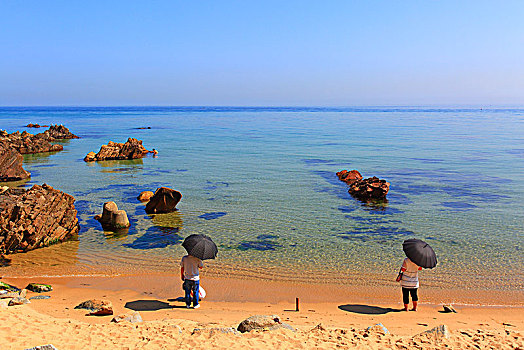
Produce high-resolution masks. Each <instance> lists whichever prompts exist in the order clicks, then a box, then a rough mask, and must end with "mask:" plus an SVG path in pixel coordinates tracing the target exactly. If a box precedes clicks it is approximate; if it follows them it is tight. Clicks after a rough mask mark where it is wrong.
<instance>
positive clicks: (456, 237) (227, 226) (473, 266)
mask: <svg viewBox="0 0 524 350" xmlns="http://www.w3.org/2000/svg"><path fill="white" fill-rule="evenodd" d="M28 123H38V124H42V125H43V124H64V125H65V126H66V127H68V128H69V129H70V130H71V132H73V133H74V134H76V135H78V136H79V137H80V138H79V139H73V140H64V141H59V143H61V144H62V145H63V146H64V150H63V151H61V152H55V153H41V154H34V155H24V165H23V166H24V168H25V169H26V170H27V171H29V172H30V173H31V178H30V179H29V180H28V181H25V182H18V183H8V184H7V185H8V186H11V187H14V186H21V187H25V188H29V187H31V186H33V185H35V184H39V185H41V184H43V183H46V184H48V185H51V186H53V187H54V188H56V189H59V190H61V191H64V192H66V193H69V194H71V195H72V196H74V198H75V199H76V202H75V207H76V209H77V211H78V219H79V224H80V232H79V235H78V239H75V240H72V241H69V242H65V243H60V244H56V245H52V246H50V247H46V248H42V249H37V250H35V251H32V252H28V253H24V254H15V255H12V256H11V257H12V261H11V262H10V263H4V266H1V267H0V274H1V275H3V276H4V277H17V276H89V275H93V276H96V275H103V276H117V275H139V274H144V273H174V274H176V273H178V271H179V260H180V258H181V257H182V256H183V255H184V254H185V251H184V248H183V247H182V246H181V243H182V241H183V240H184V238H185V237H187V236H189V235H191V234H195V233H196V234H206V235H208V236H210V237H211V238H212V239H213V241H214V242H215V243H216V244H217V246H218V249H219V253H218V256H217V259H215V260H211V261H206V267H207V270H206V271H207V273H209V274H214V275H217V276H224V277H227V278H247V279H258V280H268V281H270V280H279V281H290V282H301V283H302V282H303V283H309V282H316V283H323V282H325V283H335V284H342V285H343V284H352V283H353V284H354V283H358V284H360V285H363V286H366V285H370V286H373V285H380V284H383V283H386V281H392V280H393V279H394V278H395V276H396V274H397V272H398V270H399V268H400V265H401V263H402V261H403V259H404V257H405V255H404V253H403V251H402V243H403V241H404V240H406V239H409V238H418V239H422V240H424V241H426V242H427V243H429V244H430V245H431V247H432V248H433V249H434V250H435V252H436V253H437V257H438V265H437V266H436V267H435V268H434V269H432V270H425V271H423V275H424V283H425V285H426V286H428V285H429V286H431V287H433V288H442V289H446V288H455V289H457V288H468V289H479V290H499V291H505V290H513V291H518V290H522V289H523V288H524V254H523V253H524V252H523V249H524V209H523V208H524V109H502V108H492V109H464V108H428V107H392V108H382V107H381V108H377V107H360V108H305V107H300V108H298V107H271V108H268V107H23V108H22V107H3V108H0V129H4V130H7V131H8V132H10V133H11V132H15V131H24V130H26V131H28V132H30V133H37V132H43V131H44V129H29V128H26V127H25V125H27V124H28ZM130 137H133V138H137V139H139V140H142V141H143V145H144V146H145V147H146V148H147V149H148V150H152V149H156V150H157V151H158V156H156V157H153V156H147V157H145V158H142V159H136V160H117V161H101V162H90V163H86V162H84V161H83V158H84V156H85V155H86V154H87V153H89V152H91V151H94V152H98V150H99V149H100V147H101V146H102V145H104V144H107V143H108V142H109V141H115V142H125V141H126V140H127V139H128V138H130ZM344 169H347V170H353V169H356V170H358V171H359V172H360V173H361V174H362V175H363V176H364V177H372V176H377V177H379V178H380V179H385V180H387V181H388V182H389V183H390V184H391V186H390V191H389V193H388V195H387V202H383V203H364V202H361V201H359V200H357V199H355V198H353V197H352V196H351V195H350V194H349V193H348V187H347V185H346V184H345V183H343V182H341V181H339V180H338V178H337V176H336V172H338V171H340V170H344ZM162 186H165V187H169V188H172V189H175V190H177V191H179V192H181V193H182V196H183V197H182V200H181V202H180V203H179V204H178V206H177V208H178V210H177V211H175V212H173V213H169V214H158V215H148V214H146V213H145V210H144V208H145V205H144V204H143V203H141V202H140V201H138V200H137V196H138V195H139V194H140V193H141V192H142V191H153V192H154V191H155V190H156V189H157V188H159V187H162ZM108 201H114V202H115V203H116V204H117V205H118V208H119V209H124V210H125V211H126V212H127V215H128V218H129V220H130V222H131V227H130V228H129V230H127V231H125V230H124V231H121V232H110V231H104V230H103V229H102V227H101V226H100V224H99V223H98V222H97V221H96V220H95V219H94V216H95V215H97V214H101V212H102V206H103V204H104V203H105V202H108Z"/></svg>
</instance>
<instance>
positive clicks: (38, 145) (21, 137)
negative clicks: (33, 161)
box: [0, 131, 64, 154]
mask: <svg viewBox="0 0 524 350" xmlns="http://www.w3.org/2000/svg"><path fill="white" fill-rule="evenodd" d="M53 140H54V139H52V138H49V136H48V135H46V134H45V133H40V134H36V135H33V134H30V133H28V132H27V131H24V132H22V133H20V132H19V131H16V132H14V133H12V134H7V133H2V134H0V142H3V143H5V144H7V145H9V146H10V147H11V148H14V149H16V150H17V151H18V152H20V153H21V154H32V153H42V152H57V151H61V150H63V149H64V147H63V146H62V145H52V144H51V143H50V142H49V141H53Z"/></svg>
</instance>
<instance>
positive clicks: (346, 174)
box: [337, 170, 390, 201]
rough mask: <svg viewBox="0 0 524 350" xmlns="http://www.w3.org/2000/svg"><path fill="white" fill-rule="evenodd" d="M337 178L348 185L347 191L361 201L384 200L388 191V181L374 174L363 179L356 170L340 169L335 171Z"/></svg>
mask: <svg viewBox="0 0 524 350" xmlns="http://www.w3.org/2000/svg"><path fill="white" fill-rule="evenodd" d="M337 176H338V178H339V179H340V180H341V181H344V182H345V183H347V184H348V185H349V190H348V192H349V193H350V194H351V195H352V196H353V197H355V198H357V199H359V200H362V201H372V200H384V199H386V195H387V193H388V191H389V185H390V184H389V182H387V181H386V180H381V179H379V178H378V177H376V176H373V177H370V178H367V179H363V178H362V175H361V174H360V173H359V172H358V171H357V170H351V171H347V170H342V171H339V172H338V173H337Z"/></svg>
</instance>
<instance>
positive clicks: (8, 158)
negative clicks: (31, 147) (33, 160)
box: [0, 141, 31, 181]
mask: <svg viewBox="0 0 524 350" xmlns="http://www.w3.org/2000/svg"><path fill="white" fill-rule="evenodd" d="M23 159H24V158H23V157H22V155H21V154H20V152H18V151H17V150H15V149H14V148H12V147H11V146H9V144H8V143H7V142H5V141H0V181H20V180H23V179H27V178H29V177H30V176H31V174H30V173H29V172H27V171H25V170H24V168H22V161H23Z"/></svg>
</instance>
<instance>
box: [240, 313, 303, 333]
mask: <svg viewBox="0 0 524 350" xmlns="http://www.w3.org/2000/svg"><path fill="white" fill-rule="evenodd" d="M279 328H286V329H289V330H292V331H295V329H294V328H293V327H291V326H290V325H288V324H286V323H282V322H281V321H280V317H278V316H277V315H271V316H267V315H255V316H251V317H248V318H247V319H245V320H244V321H242V322H240V324H239V325H238V327H237V330H238V331H239V332H241V333H245V332H250V331H253V330H270V331H272V330H275V329H279Z"/></svg>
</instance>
